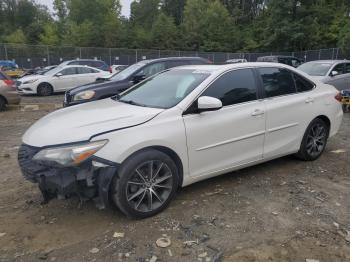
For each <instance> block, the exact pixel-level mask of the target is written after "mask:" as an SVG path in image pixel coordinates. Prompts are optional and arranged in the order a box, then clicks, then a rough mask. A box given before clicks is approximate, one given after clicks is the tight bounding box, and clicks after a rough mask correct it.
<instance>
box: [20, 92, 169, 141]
mask: <svg viewBox="0 0 350 262" xmlns="http://www.w3.org/2000/svg"><path fill="white" fill-rule="evenodd" d="M163 110H164V109H156V108H148V107H140V106H134V105H129V104H125V103H121V102H117V101H115V100H113V99H111V98H107V99H103V100H98V101H95V102H90V103H86V104H81V105H78V106H74V107H67V108H63V109H60V110H57V111H55V112H53V113H51V114H48V115H47V116H45V117H43V118H41V119H40V120H39V121H37V122H36V123H35V124H34V125H32V126H31V127H30V128H29V129H28V130H27V131H26V132H25V134H24V136H23V143H25V144H27V145H30V146H35V147H43V146H50V145H59V144H66V143H73V142H79V141H86V140H89V139H90V138H91V137H92V136H94V135H98V134H100V133H104V132H109V131H112V130H117V129H121V128H127V127H131V126H135V125H139V124H142V123H145V122H147V121H149V120H151V119H152V118H154V117H155V116H156V115H157V114H159V113H160V112H162V111H163Z"/></svg>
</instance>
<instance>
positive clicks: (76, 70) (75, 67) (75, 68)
mask: <svg viewBox="0 0 350 262" xmlns="http://www.w3.org/2000/svg"><path fill="white" fill-rule="evenodd" d="M73 66H74V65H73ZM73 66H72V67H69V68H62V70H61V71H59V72H58V73H61V72H62V71H63V70H66V69H70V68H74V70H75V74H71V75H62V76H73V75H78V67H79V66H74V67H73ZM58 73H57V74H58Z"/></svg>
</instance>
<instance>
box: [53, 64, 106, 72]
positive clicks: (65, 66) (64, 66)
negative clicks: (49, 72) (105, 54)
mask: <svg viewBox="0 0 350 262" xmlns="http://www.w3.org/2000/svg"><path fill="white" fill-rule="evenodd" d="M71 67H85V68H91V69H95V70H99V71H101V70H100V69H98V68H96V67H92V66H87V65H63V66H57V67H56V68H61V69H66V68H71Z"/></svg>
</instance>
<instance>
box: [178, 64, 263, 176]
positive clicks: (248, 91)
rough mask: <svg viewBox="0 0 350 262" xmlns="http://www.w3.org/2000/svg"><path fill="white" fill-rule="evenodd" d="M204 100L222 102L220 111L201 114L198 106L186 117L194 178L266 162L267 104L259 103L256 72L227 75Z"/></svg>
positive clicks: (219, 80)
mask: <svg viewBox="0 0 350 262" xmlns="http://www.w3.org/2000/svg"><path fill="white" fill-rule="evenodd" d="M201 96H210V97H215V98H218V99H220V100H221V101H222V104H223V107H222V108H221V109H220V110H217V111H208V112H202V113H197V112H195V110H192V109H193V108H195V107H196V102H194V103H193V105H192V106H191V107H190V108H189V109H188V110H187V111H185V113H184V116H183V119H184V123H185V128H186V136H187V147H188V157H189V168H190V174H191V176H195V177H198V176H206V175H211V174H215V173H221V172H225V171H226V170H229V169H231V168H233V167H235V166H240V165H244V164H246V163H249V162H254V161H257V160H260V159H262V154H263V143H264V133H265V114H264V111H265V109H264V103H263V102H261V101H259V100H258V99H257V97H258V92H257V85H256V78H255V75H254V72H253V70H252V69H238V70H234V71H229V72H226V73H225V74H223V75H221V76H220V77H219V78H217V79H216V80H215V81H214V82H213V83H212V84H211V85H210V86H209V87H208V88H207V89H206V90H205V91H204V92H203V93H202V94H201Z"/></svg>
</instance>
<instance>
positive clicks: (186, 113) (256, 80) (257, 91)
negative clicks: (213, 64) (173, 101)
mask: <svg viewBox="0 0 350 262" xmlns="http://www.w3.org/2000/svg"><path fill="white" fill-rule="evenodd" d="M244 69H250V70H251V71H252V73H253V75H254V82H255V85H256V99H255V100H251V101H246V102H241V103H237V104H232V105H226V106H223V107H222V108H229V107H235V106H237V105H242V104H248V103H252V102H256V101H261V99H262V97H261V95H262V94H261V92H260V85H259V82H258V79H257V75H256V72H255V69H256V67H253V66H250V67H239V68H231V69H229V70H227V71H225V72H222V73H221V74H220V75H218V76H217V77H215V78H214V79H213V80H212V81H211V82H210V83H208V84H207V85H206V87H204V88H203V89H202V91H201V92H200V93H199V94H198V95H197V96H196V98H195V99H193V100H192V102H191V103H190V104H189V106H187V107H186V109H184V110H183V111H182V116H185V115H193V114H199V112H196V113H193V112H188V109H189V108H190V107H192V105H193V104H195V103H197V101H198V98H199V97H200V96H201V95H202V94H203V93H204V92H205V91H206V90H207V89H208V88H209V87H210V86H211V85H212V84H213V83H214V82H215V81H216V80H217V79H219V78H220V77H221V76H223V75H224V74H227V73H229V72H232V71H237V70H244ZM212 112H215V111H212Z"/></svg>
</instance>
